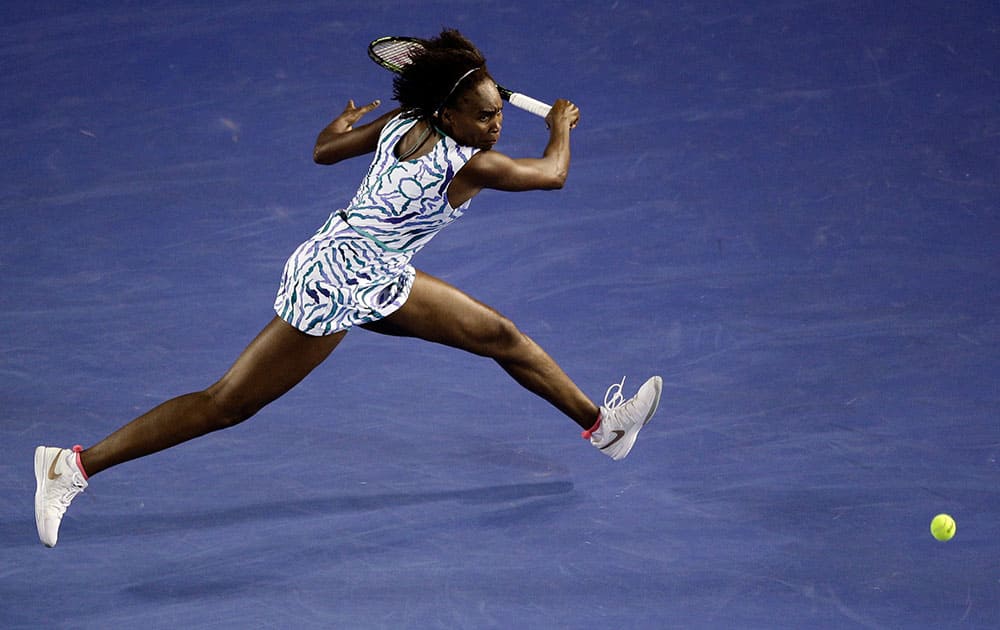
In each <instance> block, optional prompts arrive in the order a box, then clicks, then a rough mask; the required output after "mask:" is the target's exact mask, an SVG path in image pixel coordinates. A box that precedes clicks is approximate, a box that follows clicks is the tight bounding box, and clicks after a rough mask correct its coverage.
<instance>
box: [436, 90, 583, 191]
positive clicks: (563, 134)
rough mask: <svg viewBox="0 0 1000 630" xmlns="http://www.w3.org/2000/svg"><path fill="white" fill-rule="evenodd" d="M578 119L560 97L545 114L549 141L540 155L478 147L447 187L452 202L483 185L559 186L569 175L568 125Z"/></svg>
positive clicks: (515, 187) (518, 187)
mask: <svg viewBox="0 0 1000 630" xmlns="http://www.w3.org/2000/svg"><path fill="white" fill-rule="evenodd" d="M579 120H580V110H579V109H578V108H577V106H576V105H574V104H572V103H570V102H569V101H567V100H564V99H559V100H558V101H556V102H555V104H554V105H553V106H552V111H551V112H549V115H548V116H547V117H546V119H545V122H546V123H548V125H549V142H548V144H547V145H546V146H545V151H544V152H543V153H542V157H540V158H519V159H514V158H510V157H508V156H506V155H504V154H502V153H499V152H497V151H481V152H479V153H477V154H476V155H475V156H473V158H472V159H471V160H469V162H468V163H467V164H466V165H465V167H463V168H462V170H461V171H460V172H459V174H458V175H457V176H456V177H455V179H454V181H452V183H451V185H450V187H449V192H448V194H449V197H450V198H451V199H452V203H457V199H458V198H459V197H464V198H466V199H468V198H471V197H473V196H475V195H476V194H477V193H478V192H479V191H480V190H482V189H483V188H491V189H494V190H507V191H523V190H553V189H557V188H562V186H563V184H565V183H566V177H567V176H568V175H569V157H570V151H569V136H570V129H572V128H573V127H576V124H577V123H578V122H579ZM456 184H457V186H456Z"/></svg>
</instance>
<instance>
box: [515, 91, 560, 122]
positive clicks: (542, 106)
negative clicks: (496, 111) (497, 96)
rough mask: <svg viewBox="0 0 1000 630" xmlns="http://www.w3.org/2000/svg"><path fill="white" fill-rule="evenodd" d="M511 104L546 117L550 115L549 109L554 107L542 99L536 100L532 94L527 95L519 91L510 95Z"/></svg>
mask: <svg viewBox="0 0 1000 630" xmlns="http://www.w3.org/2000/svg"><path fill="white" fill-rule="evenodd" d="M509 100H510V104H511V105H513V106H514V107H518V108H520V109H523V110H524V111H526V112H531V113H532V114H534V115H535V116H540V117H541V118H545V117H546V116H548V115H549V111H550V110H551V109H552V106H551V105H548V104H546V103H543V102H541V101H538V100H535V99H533V98H531V97H530V96H525V95H524V94H520V93H518V92H514V93H513V94H511V95H510V99H509Z"/></svg>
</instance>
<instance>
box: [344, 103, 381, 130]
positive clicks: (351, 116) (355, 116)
mask: <svg viewBox="0 0 1000 630" xmlns="http://www.w3.org/2000/svg"><path fill="white" fill-rule="evenodd" d="M381 104H382V101H380V100H378V99H375V100H374V101H372V102H371V103H368V104H367V105H362V106H361V107H357V106H356V105H355V104H354V101H353V100H350V101H347V107H345V108H344V111H342V112H341V113H340V115H339V116H337V118H335V119H334V121H333V126H334V127H335V129H334V131H337V132H340V133H346V132H348V131H350V130H351V129H353V128H354V124H355V123H356V122H358V121H359V120H361V119H362V118H363V117H364V115H365V114H367V113H368V112H370V111H372V110H374V109H375V108H377V107H378V106H379V105H381Z"/></svg>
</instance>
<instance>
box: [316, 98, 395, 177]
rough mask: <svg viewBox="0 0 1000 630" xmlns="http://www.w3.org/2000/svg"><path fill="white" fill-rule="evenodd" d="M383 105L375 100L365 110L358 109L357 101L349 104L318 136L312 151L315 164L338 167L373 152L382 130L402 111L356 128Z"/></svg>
mask: <svg viewBox="0 0 1000 630" xmlns="http://www.w3.org/2000/svg"><path fill="white" fill-rule="evenodd" d="M380 104H381V103H380V101H377V100H376V101H372V102H371V103H368V104H367V105H364V106H362V107H355V105H354V101H347V107H345V108H344V111H343V112H341V113H340V115H339V116H337V117H336V118H334V119H333V122H331V123H330V124H329V125H327V126H326V127H324V128H323V131H321V132H319V136H318V137H317V138H316V146H315V147H314V148H313V161H314V162H316V163H317V164H336V163H337V162H340V161H342V160H346V159H348V158H352V157H356V156H358V155H364V154H365V153H371V152H372V151H374V150H375V147H376V145H377V144H378V136H379V133H381V132H382V128H383V127H385V124H386V123H387V122H389V120H390V119H391V118H392V117H393V116H395V115H396V114H398V113H399V110H398V109H394V110H392V111H391V112H389V113H387V114H385V115H383V116H381V117H380V118H378V119H376V120H374V121H372V122H370V123H368V124H366V125H362V126H360V127H355V126H354V124H355V123H357V122H358V121H359V120H361V118H362V117H363V116H364V115H365V114H367V113H368V112H370V111H372V110H373V109H375V108H376V107H378V106H379V105H380Z"/></svg>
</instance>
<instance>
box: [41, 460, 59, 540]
mask: <svg viewBox="0 0 1000 630" xmlns="http://www.w3.org/2000/svg"><path fill="white" fill-rule="evenodd" d="M48 448H49V447H46V446H39V447H38V448H36V449H35V529H36V530H37V531H38V540H40V541H41V542H42V544H43V545H45V546H46V547H55V543H53V544H51V545H50V544H48V543H47V542H45V541H44V540H43V539H42V515H41V514H40V513H39V510H38V507H39V505H41V503H42V499H43V497H44V493H43V490H44V487H45V474H46V473H45V469H46V468H47V466H46V465H45V464H46V462H45V459H46V458H45V452H46V451H47V450H48ZM55 450H56V457H58V456H59V452H61V451H62V449H55ZM49 461H50V462H51V460H49Z"/></svg>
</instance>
